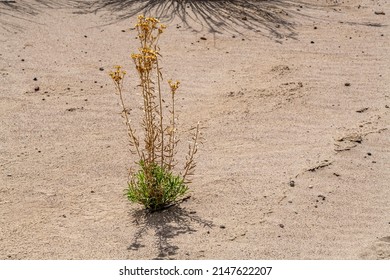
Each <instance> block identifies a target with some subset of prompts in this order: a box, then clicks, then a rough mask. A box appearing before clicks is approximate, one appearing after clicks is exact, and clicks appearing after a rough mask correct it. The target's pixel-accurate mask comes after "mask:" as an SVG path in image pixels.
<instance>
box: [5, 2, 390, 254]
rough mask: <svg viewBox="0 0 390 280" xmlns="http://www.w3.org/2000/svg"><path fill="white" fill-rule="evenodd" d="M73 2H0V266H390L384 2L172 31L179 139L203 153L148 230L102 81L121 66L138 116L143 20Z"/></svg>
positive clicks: (276, 12)
mask: <svg viewBox="0 0 390 280" xmlns="http://www.w3.org/2000/svg"><path fill="white" fill-rule="evenodd" d="M16 2H17V3H16V4H18V2H21V1H18V0H17V1H16ZM70 2H71V1H63V2H62V3H58V4H55V5H54V4H52V5H53V6H52V7H44V6H43V5H42V4H40V5H38V4H37V3H35V2H34V1H29V3H31V7H28V5H27V4H26V5H24V6H23V7H24V8H25V9H26V10H15V9H13V10H8V9H6V6H5V4H4V3H0V12H1V19H0V42H1V48H0V50H1V51H0V74H1V82H0V259H154V258H163V259H166V258H170V259H390V243H389V236H390V185H389V182H390V131H389V111H390V109H389V106H390V99H389V96H390V92H389V89H390V68H389V65H390V40H389V37H390V29H389V24H390V20H389V15H390V3H389V1H385V0H375V1H369V0H360V1H359V0H351V1H325V0H319V1H314V0H307V2H308V3H309V4H307V3H306V4H305V3H300V4H299V3H298V4H291V3H289V2H286V1H282V3H278V2H274V3H273V4H272V5H273V7H266V10H267V11H269V14H268V15H266V14H264V15H256V16H255V20H257V22H254V21H252V19H251V18H246V20H245V19H243V18H240V17H239V15H238V14H237V13H233V15H232V16H233V17H236V16H238V19H239V20H238V21H237V23H236V24H233V23H230V25H229V26H227V28H225V30H222V32H221V33H212V32H209V28H207V27H205V28H203V30H201V29H200V26H199V25H196V24H195V23H193V22H192V23H191V22H189V25H190V27H188V26H187V27H186V26H185V24H184V23H183V22H181V20H180V18H178V17H176V18H175V19H174V20H173V21H172V22H167V24H168V25H169V28H168V29H167V31H166V33H165V34H163V37H162V39H161V44H160V46H161V53H162V54H163V61H162V63H163V68H164V69H163V73H164V76H165V78H166V79H168V78H171V77H172V78H173V79H178V80H180V81H181V89H180V91H179V93H178V94H179V96H181V97H182V98H183V99H181V98H179V111H180V112H179V124H180V125H181V126H180V127H179V128H181V131H182V132H183V131H185V130H186V129H188V128H189V127H190V126H191V125H192V124H195V123H196V122H197V121H201V122H202V124H203V126H204V127H205V128H204V129H203V133H204V137H205V139H206V141H205V142H204V144H203V145H202V146H200V151H199V153H198V155H197V159H198V166H197V170H196V176H195V177H194V180H193V184H192V185H191V186H190V187H191V198H190V199H188V200H187V201H185V202H183V203H182V204H181V205H180V207H173V208H170V209H169V210H166V211H164V212H162V213H155V214H153V215H149V216H144V215H143V212H142V210H141V209H142V207H141V206H139V205H132V204H130V203H129V202H128V201H127V200H126V198H125V197H124V196H123V193H124V189H125V188H126V181H127V168H128V167H129V165H130V164H131V163H132V162H133V161H134V160H135V158H132V157H131V155H130V153H129V152H128V149H127V138H126V131H125V129H124V126H123V123H122V119H121V118H120V115H119V112H120V107H119V105H118V104H119V103H118V98H117V96H115V95H114V87H113V84H112V83H111V81H110V79H109V77H108V71H109V70H110V69H111V67H112V66H113V65H115V64H122V65H123V66H124V68H125V69H126V70H128V72H129V75H128V78H127V90H128V92H130V93H129V94H128V95H127V101H128V103H129V104H133V105H134V104H135V106H138V104H139V103H140V99H139V97H140V95H139V93H138V92H137V91H136V90H135V86H136V84H137V80H136V74H135V72H134V69H133V65H132V61H131V59H130V58H129V55H130V53H131V52H133V51H135V50H136V48H137V47H138V44H137V41H136V40H135V36H136V35H135V31H134V30H131V27H132V26H133V24H134V23H135V21H136V16H132V17H130V18H127V19H125V20H122V21H117V22H115V23H113V22H112V20H113V19H115V17H116V16H118V15H120V14H124V13H123V11H126V10H122V12H121V13H115V12H114V13H113V14H111V15H110V14H109V13H107V12H104V11H107V10H101V11H97V13H87V14H85V13H84V14H83V13H79V12H80V11H81V10H80V9H76V8H74V3H70ZM92 2H93V1H92ZM271 2H272V1H271ZM63 3H67V4H66V5H63ZM300 5H301V6H302V7H299V6H300ZM95 7H96V5H95ZM19 8H20V6H19ZM32 8H33V9H34V11H33V12H34V13H33V14H32V15H29V12H31V9H32ZM84 9H87V7H84ZM237 9H238V10H239V7H238V8H237ZM297 9H298V10H297ZM220 11H223V9H221V10H220ZM382 12H383V13H385V14H382ZM5 13H6V14H5ZM286 13H287V14H286ZM217 16H218V11H214V13H213V15H211V18H212V19H213V18H214V19H215V18H216V17H217ZM270 16H273V17H270ZM223 17H225V16H222V18H223ZM243 17H244V16H243ZM262 17H266V19H263V20H264V21H261V18H262ZM280 18H282V19H285V20H286V22H285V23H281V24H280V26H279V27H278V26H277V23H275V22H272V20H279V19H280ZM109 20H111V21H109ZM220 23H221V22H220V19H218V18H217V21H216V25H219V24H220ZM227 23H229V21H227ZM245 25H248V26H253V27H254V29H256V30H258V32H255V31H254V30H248V29H247V28H246V27H245ZM191 27H192V28H195V29H198V32H194V30H192V29H191ZM219 28H222V27H221V26H220V27H219ZM122 30H124V31H125V32H122ZM233 36H234V37H235V38H233ZM201 37H204V38H205V39H206V40H203V39H200V38H201ZM312 42H313V43H312ZM22 60H24V61H22ZM100 67H103V68H104V70H103V71H100V70H99V68H100ZM34 78H37V80H36V81H34ZM348 83H349V84H348ZM348 85H349V86H348ZM36 87H39V90H37V91H35V88H36ZM366 108H367V109H366ZM135 111H136V110H135ZM358 111H359V112H358ZM184 136H185V135H183V137H182V142H181V144H184V145H187V144H186V138H185V137H184ZM341 140H342V141H341ZM291 180H293V181H294V184H293V183H290V181H291ZM291 185H293V186H291Z"/></svg>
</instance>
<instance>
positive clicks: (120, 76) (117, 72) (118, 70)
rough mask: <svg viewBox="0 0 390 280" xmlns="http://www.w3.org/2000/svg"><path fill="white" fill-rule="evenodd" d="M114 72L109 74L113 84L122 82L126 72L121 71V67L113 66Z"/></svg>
mask: <svg viewBox="0 0 390 280" xmlns="http://www.w3.org/2000/svg"><path fill="white" fill-rule="evenodd" d="M114 68H115V71H111V72H110V73H109V75H110V77H111V79H113V80H114V82H115V83H119V82H120V81H121V80H123V78H124V76H125V75H126V71H123V70H121V68H122V66H119V65H115V66H114Z"/></svg>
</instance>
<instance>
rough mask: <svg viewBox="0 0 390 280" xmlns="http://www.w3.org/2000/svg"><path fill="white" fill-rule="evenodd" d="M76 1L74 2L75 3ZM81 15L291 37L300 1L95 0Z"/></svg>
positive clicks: (82, 5)
mask: <svg viewBox="0 0 390 280" xmlns="http://www.w3.org/2000/svg"><path fill="white" fill-rule="evenodd" d="M76 2H77V0H76ZM79 3H80V6H79V8H84V12H93V13H97V12H100V11H102V12H106V13H108V15H109V16H110V17H111V18H112V17H114V21H120V20H123V19H127V18H130V17H133V16H135V15H138V14H144V15H146V16H153V17H156V18H159V19H161V20H163V21H165V22H171V21H172V20H173V19H174V18H179V19H180V20H181V23H182V25H183V26H184V27H186V28H190V29H192V30H194V31H198V32H200V31H205V30H206V31H207V32H212V33H223V32H229V33H240V30H242V28H244V29H247V30H252V31H255V32H258V33H260V34H261V35H264V36H267V37H273V38H278V39H280V38H284V37H290V38H293V37H295V36H296V33H295V32H294V26H295V23H294V15H297V14H300V9H301V8H303V6H302V5H305V6H307V4H303V2H302V3H301V2H300V1H284V0H248V1H243V0H96V1H92V2H90V3H89V4H88V5H86V4H85V3H82V2H81V1H80V2H79Z"/></svg>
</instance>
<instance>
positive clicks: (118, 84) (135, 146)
mask: <svg viewBox="0 0 390 280" xmlns="http://www.w3.org/2000/svg"><path fill="white" fill-rule="evenodd" d="M135 27H136V30H137V32H138V39H139V41H140V48H139V52H138V53H136V54H132V55H131V58H132V59H133V62H134V65H135V68H136V71H137V73H138V76H139V81H140V84H139V87H140V89H141V92H142V97H143V110H142V111H143V116H142V120H141V127H142V129H143V134H141V137H140V136H139V134H138V133H137V132H136V130H135V129H134V127H133V125H132V124H131V120H130V110H129V109H128V108H127V107H126V106H125V101H124V95H123V80H124V77H125V75H126V72H125V71H123V70H122V67H121V66H115V69H114V71H112V72H110V76H111V78H112V80H113V81H114V84H115V88H116V93H117V94H118V95H119V98H120V104H121V107H122V116H123V118H124V120H125V124H126V128H127V134H128V137H129V143H130V147H131V151H132V153H133V154H134V155H136V156H138V161H136V163H137V165H138V171H136V172H134V171H133V170H132V169H131V170H130V179H129V182H128V189H127V197H128V199H129V200H130V201H131V202H135V203H141V204H143V205H144V206H145V208H146V209H149V210H152V211H156V210H161V209H164V208H166V207H168V206H170V205H173V204H175V203H177V202H178V199H179V198H181V197H183V195H184V194H186V193H187V191H188V184H189V183H191V179H190V177H191V175H193V172H194V169H195V166H196V163H195V159H194V156H195V154H196V152H197V146H198V143H199V142H200V138H201V136H200V131H199V122H198V124H197V125H196V126H195V127H193V128H192V130H193V131H194V133H193V136H192V142H191V144H189V149H188V154H187V156H186V162H185V164H184V168H183V171H181V172H179V173H178V174H177V175H175V174H174V173H175V166H176V164H177V161H176V160H175V155H176V148H177V144H178V142H179V140H178V139H177V137H176V134H177V133H176V132H177V127H176V126H177V125H176V124H177V121H176V119H177V117H176V115H175V114H176V112H175V102H176V100H175V96H176V94H177V90H178V88H179V85H180V83H179V82H178V81H176V82H174V81H172V80H169V81H168V85H169V89H170V97H171V102H170V105H171V108H170V109H168V110H167V109H166V108H164V107H165V101H164V99H163V93H162V80H163V78H162V73H161V68H160V66H159V58H160V57H161V55H160V52H159V51H160V48H159V46H158V41H159V38H160V35H161V34H162V33H163V32H164V30H165V28H166V26H165V25H163V24H160V22H159V20H157V19H155V18H146V17H144V16H142V15H140V16H138V22H137V24H136V26H135ZM164 109H165V110H164Z"/></svg>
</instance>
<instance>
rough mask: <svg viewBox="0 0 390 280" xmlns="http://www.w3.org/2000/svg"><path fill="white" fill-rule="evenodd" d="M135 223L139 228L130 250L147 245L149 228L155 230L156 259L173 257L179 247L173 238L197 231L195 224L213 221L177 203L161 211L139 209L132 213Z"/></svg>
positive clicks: (208, 225) (208, 223) (203, 224)
mask: <svg viewBox="0 0 390 280" xmlns="http://www.w3.org/2000/svg"><path fill="white" fill-rule="evenodd" d="M131 215H132V217H133V218H134V224H135V225H136V226H137V228H138V230H137V232H136V233H135V235H134V237H133V241H132V243H131V244H130V246H129V247H128V250H138V249H140V248H143V247H145V245H144V244H143V243H142V241H143V237H145V235H146V234H147V232H148V231H149V230H152V231H153V232H154V235H155V238H156V243H155V245H156V247H157V250H158V255H157V257H156V258H155V259H173V256H174V255H176V254H177V250H178V249H179V247H178V246H176V245H175V244H174V243H173V239H174V238H175V237H176V236H179V235H181V234H192V233H194V232H196V230H195V229H194V227H193V225H194V224H198V225H201V226H204V227H212V226H213V223H212V222H211V221H206V220H203V219H201V218H200V217H199V216H197V215H195V212H191V211H190V212H189V211H187V210H186V209H183V208H181V207H179V206H177V205H175V206H172V207H170V208H167V209H165V210H163V211H159V212H153V213H151V212H149V211H146V210H144V209H142V210H137V211H135V212H134V213H132V214H131Z"/></svg>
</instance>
